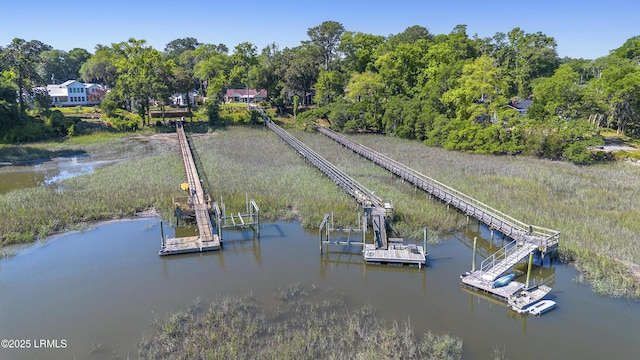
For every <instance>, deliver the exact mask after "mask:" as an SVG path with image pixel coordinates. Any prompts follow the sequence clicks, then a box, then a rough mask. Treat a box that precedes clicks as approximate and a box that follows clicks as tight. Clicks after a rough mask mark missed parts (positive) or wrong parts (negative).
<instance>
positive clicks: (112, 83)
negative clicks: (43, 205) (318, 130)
mask: <svg viewBox="0 0 640 360" xmlns="http://www.w3.org/2000/svg"><path fill="white" fill-rule="evenodd" d="M307 36H308V39H307V40H304V41H302V42H301V43H300V45H299V46H296V47H292V48H284V49H280V48H279V47H278V45H276V43H273V44H270V45H268V46H266V47H264V48H263V49H262V50H261V51H260V52H258V49H257V48H256V46H255V45H253V44H251V43H250V42H244V43H241V44H238V45H237V46H236V47H235V48H233V50H231V51H230V49H229V48H228V47H227V46H226V45H224V44H217V45H216V44H206V43H200V42H199V41H198V40H197V39H196V38H193V37H186V38H180V39H175V40H173V41H171V42H169V43H168V44H166V46H165V48H164V50H163V51H159V50H156V49H154V48H153V47H151V46H150V45H149V44H147V42H146V41H145V40H137V39H133V38H132V39H129V40H127V41H124V42H120V43H114V44H111V45H110V46H104V45H97V46H96V48H95V51H94V53H93V54H91V53H89V52H88V51H86V50H84V49H73V50H71V51H69V52H65V51H61V50H56V49H53V48H52V47H51V46H49V45H46V44H43V43H42V42H40V41H37V40H31V41H25V40H23V39H14V40H13V41H12V43H11V44H9V45H7V46H6V47H0V71H1V76H0V130H2V129H7V128H8V127H10V126H15V125H16V124H17V123H20V121H21V120H20V119H24V115H23V114H24V113H25V110H26V109H27V108H28V107H29V106H28V105H27V103H26V99H27V98H30V99H35V101H32V104H34V105H30V106H31V107H34V106H35V107H36V110H37V109H38V108H39V109H41V110H42V112H46V111H47V101H46V97H45V96H42V95H43V94H38V93H37V91H34V90H33V89H36V88H38V87H39V86H44V85H46V84H47V83H51V81H52V80H58V81H59V82H62V81H65V80H68V79H79V80H82V81H85V82H97V83H102V84H105V85H107V86H108V87H109V88H110V89H111V91H109V93H108V94H107V98H106V100H105V102H104V103H103V105H104V107H105V108H106V109H117V108H121V109H125V110H127V111H130V112H134V113H138V114H139V115H140V117H141V118H142V119H147V113H148V110H149V100H150V99H153V100H154V101H155V102H156V103H157V105H158V106H160V107H163V106H166V105H168V104H169V102H170V100H169V98H170V96H171V94H173V93H189V92H190V91H192V90H198V91H199V92H200V94H202V95H204V96H206V99H207V102H206V106H207V108H208V110H209V113H210V114H211V116H212V117H215V115H216V112H217V109H218V104H219V103H220V102H221V101H222V100H223V96H224V91H225V90H226V89H228V88H245V87H249V88H256V89H266V90H267V91H268V94H269V101H270V105H271V106H272V107H275V108H276V109H277V110H278V111H279V112H281V113H284V112H291V113H293V114H295V116H296V119H297V121H299V122H302V123H308V122H313V121H315V120H316V119H325V120H326V121H328V122H329V123H330V125H331V127H332V128H334V129H336V130H340V131H377V132H381V133H385V134H387V135H392V136H398V137H402V138H407V139H415V140H419V141H422V142H424V143H425V144H427V145H433V146H442V147H444V148H447V149H456V150H462V151H469V152H478V153H492V154H505V153H519V152H525V153H530V154H535V155H538V156H542V157H547V158H551V159H570V160H572V161H574V162H577V163H590V162H593V161H595V160H597V157H596V153H594V152H593V151H591V150H590V149H592V148H593V147H594V146H595V145H598V144H601V143H602V138H601V136H600V129H601V128H602V127H606V128H610V129H612V130H614V131H617V132H618V133H623V134H626V135H629V136H638V135H640V117H639V113H640V36H635V37H632V38H630V39H628V40H627V41H626V42H625V43H624V44H622V45H621V46H620V47H619V48H617V49H614V50H612V51H611V52H610V54H609V55H607V56H604V57H601V58H598V59H594V60H585V59H573V58H560V57H559V56H558V54H557V51H556V47H557V44H556V41H555V39H554V38H553V37H550V36H548V35H545V34H543V33H541V32H537V33H527V32H525V31H524V30H522V29H520V28H514V29H512V30H511V31H509V32H507V33H502V32H497V33H496V34H495V35H494V36H492V37H487V38H479V37H478V36H469V35H468V34H467V28H466V26H465V25H458V26H456V27H455V28H454V29H453V30H452V31H451V32H450V33H448V34H432V33H431V32H430V31H429V30H428V29H427V28H425V27H422V26H412V27H409V28H407V29H406V30H405V31H404V32H402V33H399V34H395V35H389V36H381V35H373V34H367V33H362V32H354V31H347V30H346V29H345V28H344V26H343V25H342V24H340V23H339V22H335V21H325V22H323V23H322V24H320V25H318V26H315V27H312V28H309V29H308V31H307ZM16 97H17V98H16ZM38 99H41V101H38ZM527 101H531V106H530V107H529V108H528V109H527V110H526V115H523V114H521V112H522V111H518V109H517V107H518V106H517V104H518V103H520V104H523V103H527ZM299 110H300V111H299ZM143 121H144V120H143ZM147 122H148V120H147Z"/></svg>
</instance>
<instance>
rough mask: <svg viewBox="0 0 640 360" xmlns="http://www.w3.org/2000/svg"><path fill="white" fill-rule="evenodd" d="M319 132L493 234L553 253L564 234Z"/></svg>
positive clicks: (340, 137)
mask: <svg viewBox="0 0 640 360" xmlns="http://www.w3.org/2000/svg"><path fill="white" fill-rule="evenodd" d="M317 129H318V131H319V132H320V133H322V134H324V135H325V136H327V137H329V138H331V139H332V140H334V141H336V142H338V143H340V144H341V145H343V146H344V147H346V148H348V149H350V150H351V151H353V152H355V153H356V154H358V155H360V156H362V157H364V158H366V159H368V160H371V161H372V162H374V163H376V164H378V165H380V166H382V167H383V168H385V169H386V170H388V171H390V172H391V173H393V174H395V175H396V176H398V177H400V178H402V179H404V180H406V181H408V182H410V183H412V184H414V185H415V186H416V187H418V188H420V189H422V190H424V191H426V192H427V193H429V194H430V195H432V196H434V197H435V198H437V199H440V200H441V201H442V202H444V203H445V204H447V205H448V206H453V207H455V208H457V209H458V210H460V211H461V212H463V213H464V214H466V215H467V216H470V217H473V218H476V219H478V221H480V222H482V223H484V224H486V225H487V226H488V227H489V228H490V229H491V230H492V231H493V230H497V231H500V232H501V233H502V234H504V235H506V236H508V237H510V238H512V239H514V240H518V241H520V242H529V243H535V244H536V245H537V246H538V248H539V250H540V251H541V252H543V253H546V252H549V251H552V250H554V249H555V248H556V247H557V246H558V238H559V236H560V232H559V231H557V230H552V229H547V228H543V227H539V226H535V225H530V224H526V223H524V222H522V221H519V220H517V219H514V218H513V217H511V216H509V215H507V214H504V213H502V212H501V211H499V210H496V209H494V208H492V207H490V206H489V205H487V204H484V203H482V202H481V201H479V200H476V199H474V198H472V197H470V196H468V195H466V194H463V193H461V192H460V191H458V190H456V189H453V188H451V187H449V186H447V185H445V184H443V183H441V182H439V181H437V180H434V179H432V178H430V177H428V176H426V175H424V174H421V173H419V172H418V171H416V170H413V169H411V168H410V167H408V166H406V165H404V164H402V163H400V162H398V161H395V160H393V159H391V158H389V157H387V156H386V155H384V154H381V153H379V152H377V151H375V150H373V149H371V148H368V147H366V146H364V145H362V144H358V143H356V142H355V141H352V140H351V139H349V138H347V137H345V136H343V135H341V134H338V133H336V132H335V131H333V130H330V129H327V128H325V127H322V126H319V127H318V128H317Z"/></svg>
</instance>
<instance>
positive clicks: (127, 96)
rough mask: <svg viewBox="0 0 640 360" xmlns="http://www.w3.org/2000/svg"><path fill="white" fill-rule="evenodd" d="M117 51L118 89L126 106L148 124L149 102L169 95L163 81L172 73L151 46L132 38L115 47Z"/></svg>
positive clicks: (114, 45)
mask: <svg viewBox="0 0 640 360" xmlns="http://www.w3.org/2000/svg"><path fill="white" fill-rule="evenodd" d="M113 48H114V51H115V52H116V53H117V54H119V55H120V57H118V59H117V60H116V67H117V69H118V73H119V76H118V79H117V80H116V86H115V89H116V90H117V94H119V95H120V97H121V99H120V100H121V101H122V100H124V101H125V104H126V106H127V107H128V108H129V109H130V110H132V111H134V110H135V111H136V112H137V113H138V114H139V115H140V117H141V118H142V119H143V123H144V122H145V120H147V123H148V113H149V101H150V100H151V99H152V98H154V96H158V95H161V94H166V92H165V88H164V85H165V84H166V82H165V81H164V79H163V78H162V75H163V74H167V73H168V71H167V70H166V69H165V68H164V66H165V63H164V62H163V58H162V54H161V53H160V52H159V51H158V50H156V49H154V48H152V47H150V46H148V45H147V42H146V41H145V40H136V39H134V38H130V39H129V40H128V41H126V42H121V43H117V44H113Z"/></svg>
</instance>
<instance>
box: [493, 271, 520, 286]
mask: <svg viewBox="0 0 640 360" xmlns="http://www.w3.org/2000/svg"><path fill="white" fill-rule="evenodd" d="M515 277H516V275H515V274H509V275H505V276H502V277H499V278H498V279H497V280H496V281H494V282H493V286H492V287H493V288H494V289H495V288H499V287H503V286H505V285H507V284H508V283H510V282H511V280H513V279H514V278H515Z"/></svg>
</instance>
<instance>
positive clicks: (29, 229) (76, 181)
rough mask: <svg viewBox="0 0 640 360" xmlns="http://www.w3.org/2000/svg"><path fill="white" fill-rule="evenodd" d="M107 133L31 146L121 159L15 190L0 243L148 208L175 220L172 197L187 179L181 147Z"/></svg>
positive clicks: (5, 206)
mask: <svg viewBox="0 0 640 360" xmlns="http://www.w3.org/2000/svg"><path fill="white" fill-rule="evenodd" d="M104 134H105V135H100V134H94V135H90V136H88V137H80V138H76V139H73V140H71V141H69V142H62V143H46V144H38V145H33V147H34V148H36V149H48V150H46V151H47V152H51V153H55V152H59V151H77V152H83V153H87V154H90V155H92V158H93V159H96V160H108V159H112V160H119V161H117V162H116V163H114V164H112V165H110V166H107V167H103V168H100V169H97V170H96V171H95V172H94V173H92V174H87V175H82V176H78V177H75V178H70V179H66V180H64V181H62V182H60V183H57V184H54V185H52V186H46V187H37V188H29V189H22V190H16V191H12V192H10V193H8V194H5V195H3V196H0V243H1V244H2V245H7V244H13V243H26V242H31V241H34V240H37V239H40V238H43V237H45V236H47V235H51V234H54V233H57V232H62V231H66V230H70V229H77V228H79V227H82V226H86V224H90V223H93V222H96V221H103V220H111V219H120V218H125V217H132V216H135V215H136V214H138V213H140V212H143V211H147V210H156V211H159V212H161V213H162V214H163V216H164V217H165V218H171V216H173V215H172V211H173V209H172V204H171V198H172V196H175V195H179V194H180V190H179V184H180V183H181V182H182V181H183V179H182V175H183V170H182V163H181V161H180V158H179V157H178V156H176V151H177V150H176V149H177V147H176V146H172V145H171V143H167V142H166V141H165V140H160V139H154V138H153V137H150V138H149V137H143V138H137V137H131V136H123V135H114V134H110V133H104ZM30 146H31V145H30ZM20 147H21V146H18V147H17V148H20ZM14 151H15V152H18V153H20V152H21V151H20V150H19V149H18V150H15V149H14ZM41 151H45V150H41ZM26 153H29V154H30V153H31V152H30V151H26Z"/></svg>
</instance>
